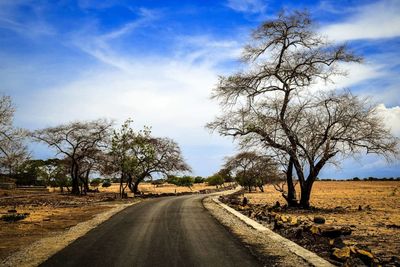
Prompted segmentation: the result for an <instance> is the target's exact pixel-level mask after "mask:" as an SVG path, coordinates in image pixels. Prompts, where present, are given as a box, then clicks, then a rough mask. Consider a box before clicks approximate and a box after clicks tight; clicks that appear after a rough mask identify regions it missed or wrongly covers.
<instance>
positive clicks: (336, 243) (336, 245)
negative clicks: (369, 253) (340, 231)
mask: <svg viewBox="0 0 400 267" xmlns="http://www.w3.org/2000/svg"><path fill="white" fill-rule="evenodd" d="M329 245H331V246H333V247H334V248H340V249H341V248H344V247H346V245H345V243H343V239H341V238H335V239H331V240H329ZM350 249H351V248H350Z"/></svg>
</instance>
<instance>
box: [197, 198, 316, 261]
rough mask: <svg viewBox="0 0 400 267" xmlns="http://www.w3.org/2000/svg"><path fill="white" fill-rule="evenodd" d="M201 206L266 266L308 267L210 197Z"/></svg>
mask: <svg viewBox="0 0 400 267" xmlns="http://www.w3.org/2000/svg"><path fill="white" fill-rule="evenodd" d="M203 205H204V207H205V208H206V209H208V210H209V211H210V213H211V214H212V215H213V216H214V217H215V218H216V219H217V220H218V221H219V222H220V223H221V224H222V225H223V226H225V227H226V228H227V229H228V230H229V231H230V232H231V233H232V234H233V235H234V236H236V237H237V238H239V240H240V241H241V242H242V243H243V244H244V245H245V246H246V247H248V248H249V249H250V251H251V252H252V253H253V254H254V255H255V256H256V257H258V258H259V259H260V261H262V262H264V263H267V265H266V266H293V267H294V266H296V267H300V266H309V265H308V264H307V263H306V262H305V261H304V260H303V259H302V258H300V257H298V256H296V255H295V254H293V253H292V252H290V251H289V250H288V249H286V248H284V247H282V246H281V244H280V243H278V242H274V241H273V240H271V239H269V238H268V237H267V236H265V235H263V234H262V233H260V232H259V231H257V230H255V229H253V228H251V227H249V226H248V225H247V224H245V223H244V222H243V221H241V220H240V219H238V218H237V217H235V216H233V215H232V214H230V213H228V212H227V211H226V210H225V209H223V208H222V207H221V206H219V205H218V204H216V203H215V202H214V201H212V199H211V198H210V197H208V198H205V199H204V200H203Z"/></svg>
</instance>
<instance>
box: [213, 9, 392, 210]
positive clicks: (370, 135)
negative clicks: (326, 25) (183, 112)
mask: <svg viewBox="0 0 400 267" xmlns="http://www.w3.org/2000/svg"><path fill="white" fill-rule="evenodd" d="M243 60H244V62H245V63H247V64H248V65H249V70H248V71H247V72H241V73H237V74H235V75H232V76H228V77H221V78H220V82H219V84H218V86H217V87H216V88H215V89H214V94H213V96H214V98H217V99H219V100H220V103H221V106H222V108H223V111H224V113H225V114H224V115H222V116H220V117H217V118H216V120H215V121H214V122H212V123H210V124H208V127H209V128H211V129H213V130H217V131H218V132H219V133H220V134H221V135H225V136H233V137H240V138H241V139H242V138H243V137H244V140H246V142H247V141H249V140H252V139H255V140H257V142H258V143H260V144H262V145H263V146H264V148H267V149H269V150H271V149H273V150H277V151H281V152H284V153H286V154H287V158H288V163H287V164H288V170H289V171H288V172H287V174H288V175H287V178H288V186H289V187H291V188H292V189H293V190H294V187H293V186H292V184H293V182H292V181H291V182H290V181H289V178H290V179H291V177H292V173H291V169H292V168H293V169H294V170H295V172H296V175H297V177H298V179H299V183H300V189H301V198H300V203H299V204H300V206H302V207H304V208H308V207H309V205H310V196H311V190H312V186H313V183H314V181H315V179H316V178H317V176H318V174H319V172H320V171H321V169H322V168H323V167H324V166H325V165H326V164H327V163H328V162H330V161H332V159H333V157H335V156H336V155H338V154H344V155H352V154H354V153H357V152H362V151H366V152H367V153H377V154H384V155H387V156H389V155H393V154H396V153H397V147H396V146H397V143H398V140H397V139H396V138H394V137H393V136H392V135H391V134H390V132H389V131H388V130H387V129H385V127H384V125H383V123H382V120H381V119H380V118H379V116H378V115H377V113H376V110H375V109H374V108H373V107H371V106H369V105H367V103H366V102H365V101H364V100H362V99H359V98H357V97H356V96H353V95H351V94H350V93H349V92H344V93H332V92H328V93H322V92H319V93H315V92H312V91H311V87H312V86H315V85H316V84H317V83H318V82H321V81H325V82H326V81H330V80H331V78H332V77H333V76H334V75H339V74H344V72H343V71H341V70H340V69H339V68H338V64H339V63H340V62H361V58H360V57H357V56H355V55H354V54H353V53H351V52H350V51H349V50H348V49H347V48H346V46H344V45H339V46H337V45H332V44H330V43H329V42H327V41H326V40H325V39H324V38H323V37H321V36H319V35H318V34H317V33H316V32H315V31H314V29H313V23H312V21H311V19H310V17H309V15H308V14H307V13H305V12H294V14H292V15H285V14H284V13H282V14H280V15H279V16H278V18H277V19H275V20H271V21H267V22H265V23H263V24H262V25H261V27H259V28H258V29H257V30H255V31H254V33H253V42H252V43H251V44H250V45H248V46H246V47H245V49H244V55H243ZM304 163H305V164H306V166H304Z"/></svg>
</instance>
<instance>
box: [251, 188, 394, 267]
mask: <svg viewBox="0 0 400 267" xmlns="http://www.w3.org/2000/svg"><path fill="white" fill-rule="evenodd" d="M299 191H300V190H299V189H297V193H299ZM245 196H246V197H247V198H248V199H249V203H251V204H263V205H264V204H268V205H270V206H272V205H274V204H275V203H276V201H279V202H280V203H281V204H282V205H283V204H285V201H284V199H283V198H282V196H281V195H280V193H279V192H277V191H276V190H275V189H274V188H273V187H272V186H267V187H266V188H265V192H264V193H260V192H257V193H246V194H245ZM311 205H312V206H313V207H316V208H317V209H316V210H311V211H304V210H302V211H296V210H283V211H281V212H280V213H281V214H285V215H289V216H295V217H299V218H301V217H303V218H304V217H309V219H312V218H313V217H314V216H323V217H324V218H325V219H326V225H332V226H351V228H352V229H353V232H352V234H351V235H350V236H348V237H346V243H348V244H360V245H362V246H367V247H368V248H369V249H371V251H372V252H373V254H375V255H376V256H377V257H379V258H380V259H382V260H384V261H385V260H389V259H390V258H391V257H393V256H399V255H400V182H399V181H382V182H380V181H332V182H331V181H326V182H325V181H318V182H316V183H315V185H314V187H313V192H312V196H311Z"/></svg>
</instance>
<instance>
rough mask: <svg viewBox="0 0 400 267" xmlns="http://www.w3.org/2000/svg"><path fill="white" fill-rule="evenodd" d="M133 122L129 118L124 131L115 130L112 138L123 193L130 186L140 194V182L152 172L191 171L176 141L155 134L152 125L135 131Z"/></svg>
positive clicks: (113, 154)
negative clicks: (151, 128) (150, 127)
mask: <svg viewBox="0 0 400 267" xmlns="http://www.w3.org/2000/svg"><path fill="white" fill-rule="evenodd" d="M131 122H132V121H131V120H127V121H126V122H125V123H124V124H123V125H122V128H121V129H120V131H114V136H113V138H112V151H111V155H112V156H113V159H114V164H115V166H116V168H117V170H118V171H119V172H120V174H121V183H120V188H121V190H120V191H121V194H123V192H124V190H125V188H126V186H128V187H129V189H130V190H131V191H132V192H134V193H138V186H139V184H140V183H141V182H142V181H143V180H144V179H145V178H151V177H152V175H155V174H158V175H160V174H163V175H169V174H172V173H175V172H185V171H190V167H189V166H188V165H187V164H186V163H185V161H184V159H183V157H182V153H181V151H180V148H179V146H178V144H177V143H176V142H174V141H173V140H172V139H169V138H155V137H152V136H151V131H150V129H149V128H145V129H144V130H142V131H138V132H135V131H134V130H133V129H132V128H131V127H130V124H131ZM124 182H125V183H126V184H125V187H124V186H123V183H124Z"/></svg>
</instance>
